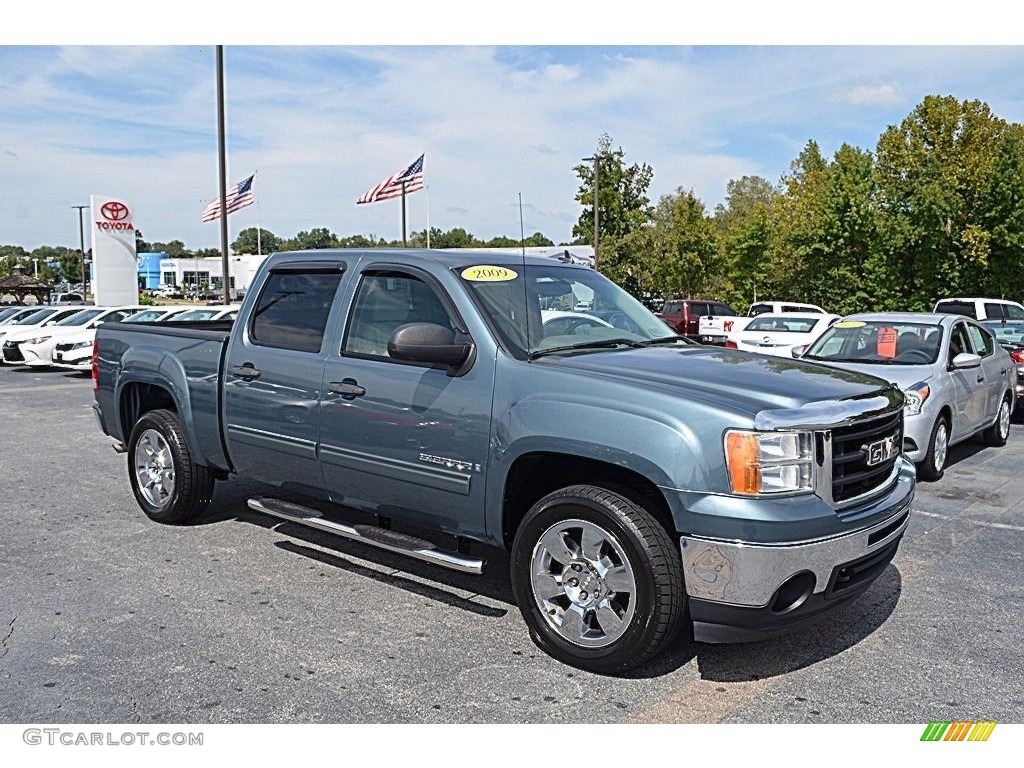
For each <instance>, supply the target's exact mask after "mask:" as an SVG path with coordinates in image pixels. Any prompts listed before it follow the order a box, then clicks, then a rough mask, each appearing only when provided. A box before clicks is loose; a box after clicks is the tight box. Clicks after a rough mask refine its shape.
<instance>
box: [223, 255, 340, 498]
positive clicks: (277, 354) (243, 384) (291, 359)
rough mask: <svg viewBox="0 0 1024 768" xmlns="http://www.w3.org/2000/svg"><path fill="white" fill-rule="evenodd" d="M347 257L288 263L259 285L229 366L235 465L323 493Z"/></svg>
mask: <svg viewBox="0 0 1024 768" xmlns="http://www.w3.org/2000/svg"><path fill="white" fill-rule="evenodd" d="M347 266H348V262H347V261H346V260H344V259H338V260H337V261H332V262H311V263H304V264H295V263H294V262H293V263H291V264H282V266H281V267H280V268H271V270H270V272H269V274H268V275H267V277H266V279H265V280H264V282H263V285H262V286H260V287H259V288H258V290H259V296H258V297H257V299H256V301H255V303H254V304H253V305H252V306H251V308H250V310H249V314H248V317H247V318H246V325H245V327H244V328H236V329H235V331H234V335H233V336H232V340H231V343H230V344H229V347H228V354H227V358H226V360H225V364H224V372H223V377H224V406H223V409H224V417H223V418H224V425H225V428H224V434H225V440H226V442H227V448H228V455H229V456H230V458H231V462H232V464H233V466H234V468H235V470H236V471H237V472H238V473H239V474H241V475H249V476H252V477H256V478H259V479H260V480H262V481H265V482H268V483H274V484H277V485H281V486H284V487H293V488H295V489H296V490H299V491H304V492H321V493H322V490H323V476H322V474H321V472H320V464H319V461H318V459H317V432H318V426H319V424H318V418H319V402H320V384H321V381H322V380H323V370H324V360H325V358H326V357H327V349H326V342H325V336H326V329H327V327H328V322H329V320H330V318H331V317H332V316H334V314H336V313H337V312H340V309H335V308H334V299H335V295H336V294H337V293H338V288H339V285H340V284H341V282H342V278H343V275H344V272H345V270H346V268H347Z"/></svg>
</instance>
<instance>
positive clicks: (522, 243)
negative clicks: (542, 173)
mask: <svg viewBox="0 0 1024 768" xmlns="http://www.w3.org/2000/svg"><path fill="white" fill-rule="evenodd" d="M518 194H519V247H520V249H521V257H522V260H523V311H524V312H525V313H526V315H525V317H526V359H527V360H529V359H530V291H529V289H528V287H527V285H526V230H525V229H524V228H523V193H522V192H519V193H518Z"/></svg>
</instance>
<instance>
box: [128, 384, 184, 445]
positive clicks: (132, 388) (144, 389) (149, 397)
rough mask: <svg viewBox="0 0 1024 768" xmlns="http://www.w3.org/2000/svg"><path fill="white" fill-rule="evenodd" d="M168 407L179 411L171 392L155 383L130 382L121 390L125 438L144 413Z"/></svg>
mask: <svg viewBox="0 0 1024 768" xmlns="http://www.w3.org/2000/svg"><path fill="white" fill-rule="evenodd" d="M158 408H166V409H167V410H169V411H174V412H175V413H177V412H178V407H177V406H176V405H175V404H174V398H173V397H171V393H170V392H168V391H167V390H166V389H164V388H163V387H158V386H156V385H155V384H141V383H140V384H129V385H127V386H126V387H125V388H124V390H123V391H122V392H121V426H122V428H123V430H124V439H125V440H127V439H128V437H129V435H131V431H132V427H134V426H135V423H136V422H137V421H138V420H139V419H141V418H142V415H143V414H144V413H148V412H149V411H155V410H157V409H158Z"/></svg>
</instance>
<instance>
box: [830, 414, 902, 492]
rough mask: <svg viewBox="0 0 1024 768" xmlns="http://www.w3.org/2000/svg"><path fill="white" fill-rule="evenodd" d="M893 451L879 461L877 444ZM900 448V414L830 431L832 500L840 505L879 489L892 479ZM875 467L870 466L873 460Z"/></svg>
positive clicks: (886, 415) (884, 416) (879, 417)
mask: <svg viewBox="0 0 1024 768" xmlns="http://www.w3.org/2000/svg"><path fill="white" fill-rule="evenodd" d="M890 440H892V441H893V443H891V444H892V445H895V447H896V450H895V452H894V453H893V455H892V456H889V457H887V458H884V459H882V460H880V461H878V460H877V458H876V457H873V456H872V447H873V446H874V451H875V452H876V453H877V451H878V450H879V444H881V445H883V446H885V447H888V446H889V445H890V443H889V441H890ZM902 448H903V410H902V409H900V410H898V411H895V412H892V413H887V414H885V415H883V416H878V417H876V418H873V419H870V420H867V421H859V422H856V423H854V424H848V425H846V426H843V427H838V428H836V429H833V430H832V500H833V501H835V502H842V501H846V500H848V499H852V498H855V497H857V496H863V495H864V494H867V493H870V492H871V491H873V490H875V489H876V488H879V487H880V486H882V485H883V484H885V482H886V481H887V480H888V479H889V478H890V477H891V476H892V473H893V468H894V467H895V465H896V461H897V460H898V459H899V455H900V452H901V451H902ZM873 459H874V460H875V463H871V461H872V460H873Z"/></svg>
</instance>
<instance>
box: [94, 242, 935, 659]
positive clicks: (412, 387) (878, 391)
mask: <svg viewBox="0 0 1024 768" xmlns="http://www.w3.org/2000/svg"><path fill="white" fill-rule="evenodd" d="M580 295H593V296H594V306H595V307H603V308H605V309H609V308H614V309H616V310H618V314H619V315H621V318H619V320H618V323H619V324H618V325H616V324H613V323H611V322H603V323H581V324H576V325H573V326H572V327H571V328H570V327H569V326H566V325H565V324H560V325H557V326H556V325H549V326H548V327H547V328H546V327H545V322H544V319H543V315H542V312H541V308H542V306H551V305H552V304H553V303H557V302H559V301H562V302H565V303H566V305H567V306H569V302H571V301H572V297H574V296H580ZM93 377H94V387H95V398H96V403H95V406H94V409H95V414H96V417H97V419H98V421H99V425H100V428H101V429H102V430H103V432H105V433H106V434H107V435H109V436H110V437H111V438H113V440H114V441H115V448H116V449H117V450H119V451H123V452H124V453H126V454H127V460H128V478H129V481H130V484H131V489H132V492H133V494H134V496H135V498H136V500H137V502H138V504H139V506H140V507H141V508H142V510H143V512H145V514H146V515H148V516H149V517H150V518H152V519H153V520H155V521H158V522H161V523H188V522H190V521H193V520H196V519H197V518H200V517H201V516H202V515H203V514H204V513H205V512H206V510H208V508H209V507H210V503H211V502H210V500H211V497H212V495H213V489H214V484H215V482H217V481H219V480H225V479H228V478H229V477H231V476H232V475H240V476H245V477H248V478H252V479H255V480H259V481H262V482H264V483H268V484H271V485H272V486H277V487H279V488H281V489H283V491H286V492H287V493H284V492H280V493H278V495H286V496H289V497H291V499H292V500H291V501H286V500H283V499H280V498H274V497H271V496H261V497H254V498H250V499H248V501H247V504H248V506H249V507H250V508H251V509H253V510H255V511H257V512H260V513H263V514H265V515H270V516H272V517H274V518H277V519H279V520H282V521H289V522H291V523H296V524H299V525H302V526H308V527H312V528H315V529H318V530H321V531H327V532H330V533H333V534H337V535H339V536H342V537H347V538H349V539H354V540H356V541H359V542H362V543H363V544H366V545H371V546H373V547H379V548H382V549H385V550H389V551H391V552H397V553H400V554H402V555H406V556H408V557H410V558H417V559H419V560H422V561H425V562H427V563H432V564H434V565H436V566H440V567H442V568H451V569H455V570H458V571H462V572H468V573H481V572H482V571H483V569H484V567H485V561H484V560H485V558H484V555H486V554H487V552H488V551H492V552H493V551H494V548H495V547H497V548H504V549H506V550H508V551H509V553H510V554H509V563H510V578H511V585H512V589H513V593H514V597H515V601H516V603H517V605H518V607H519V609H520V611H521V612H522V615H523V618H524V620H525V622H526V625H527V626H528V628H529V631H530V633H531V636H532V637H533V639H534V641H535V642H536V643H537V644H538V645H539V646H540V647H541V648H542V649H543V650H544V651H546V652H547V653H549V654H551V655H552V656H554V657H555V658H557V659H559V660H561V661H563V662H565V663H568V664H571V665H575V666H577V667H580V668H583V669H587V670H592V671H597V672H602V673H621V672H624V671H626V670H628V669H630V668H632V667H635V666H637V665H640V664H643V663H644V662H645V661H647V660H648V659H650V658H651V657H653V656H655V655H656V654H658V653H659V652H660V651H662V650H663V649H665V648H666V646H668V645H669V644H670V643H672V642H673V640H674V639H675V638H676V637H677V636H678V635H679V634H680V632H681V631H682V630H685V629H686V628H690V629H692V632H693V637H694V639H695V640H697V641H707V642H728V641H738V640H739V641H743V640H753V639H762V638H767V637H772V636H774V635H777V634H779V633H782V632H786V631H790V630H793V629H795V628H797V627H799V626H802V625H804V624H807V623H809V622H811V621H815V620H820V619H822V618H823V617H825V616H827V615H828V614H829V613H830V612H832V611H834V610H835V609H836V608H837V607H838V606H840V605H842V604H844V603H847V602H848V601H850V600H852V599H853V598H855V597H857V596H858V595H860V594H861V593H863V592H864V590H865V589H867V588H868V586H869V585H870V584H871V583H872V582H873V581H874V579H875V578H876V577H877V576H878V575H879V574H880V573H881V572H882V571H883V570H884V569H885V568H886V567H887V565H888V563H889V562H890V560H891V559H892V557H893V556H894V554H895V553H896V549H897V546H898V545H899V542H900V539H901V537H902V536H903V533H904V531H905V529H906V527H907V524H908V520H909V516H910V504H911V501H912V498H913V495H914V487H915V474H914V467H913V465H912V464H911V463H910V462H909V461H907V460H906V459H905V458H904V457H903V455H902V445H903V409H904V396H903V393H902V392H901V391H900V390H899V389H898V388H896V387H894V386H892V385H890V384H888V383H887V382H884V381H882V380H881V379H878V378H874V377H872V376H866V375H862V374H857V373H852V372H849V371H841V370H837V369H834V368H830V367H826V366H824V365H821V364H816V363H806V362H803V361H799V360H783V359H772V358H767V357H763V356H759V355H754V354H749V353H745V352H739V351H731V350H724V349H718V348H710V347H703V346H700V345H697V344H693V343H691V342H689V341H687V340H686V339H683V338H681V337H679V336H677V335H675V334H671V333H670V332H668V329H666V327H665V324H664V323H663V322H662V321H661V320H660V319H658V318H657V317H656V316H655V315H654V314H652V313H651V312H650V311H649V310H648V309H646V308H645V307H644V306H643V305H642V304H641V303H640V302H639V301H637V300H635V299H634V298H633V297H631V296H630V295H629V294H628V293H626V292H625V291H624V290H622V289H621V288H619V287H618V286H617V285H615V284H614V283H612V282H611V281H609V280H608V279H607V278H605V277H604V276H602V275H601V274H600V273H598V272H595V271H594V270H592V269H590V268H589V267H585V266H574V265H567V264H562V263H559V262H556V261H553V260H551V259H544V258H540V257H530V258H526V257H523V258H513V257H511V256H508V255H500V256H499V255H493V256H483V257H482V256H481V255H480V254H479V253H466V254H459V253H458V252H455V253H449V252H435V251H426V250H383V249H382V250H367V251H359V250H335V251H329V250H318V251H314V252H291V253H279V254H275V255H273V256H271V257H269V258H268V259H267V260H266V261H265V262H264V263H263V265H262V266H261V268H260V270H259V272H258V274H257V275H256V276H255V278H254V282H253V285H252V288H251V290H250V291H249V293H248V295H247V296H246V299H245V302H244V303H243V304H242V307H241V310H240V312H239V315H238V317H237V319H236V320H234V321H233V322H221V323H217V322H214V323H208V324H204V323H193V324H181V323H178V324H175V323H152V324H145V325H142V324H137V325H132V324H127V323H117V324H105V325H103V326H101V327H100V328H99V330H98V332H97V335H96V344H95V348H94V353H93ZM296 498H298V499H303V498H309V499H310V500H311V501H310V502H308V504H309V506H307V505H306V504H304V503H296V502H295V501H294V499H296ZM318 507H319V508H326V509H327V510H328V511H323V509H318ZM360 520H361V522H360ZM481 544H482V545H487V546H481Z"/></svg>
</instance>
